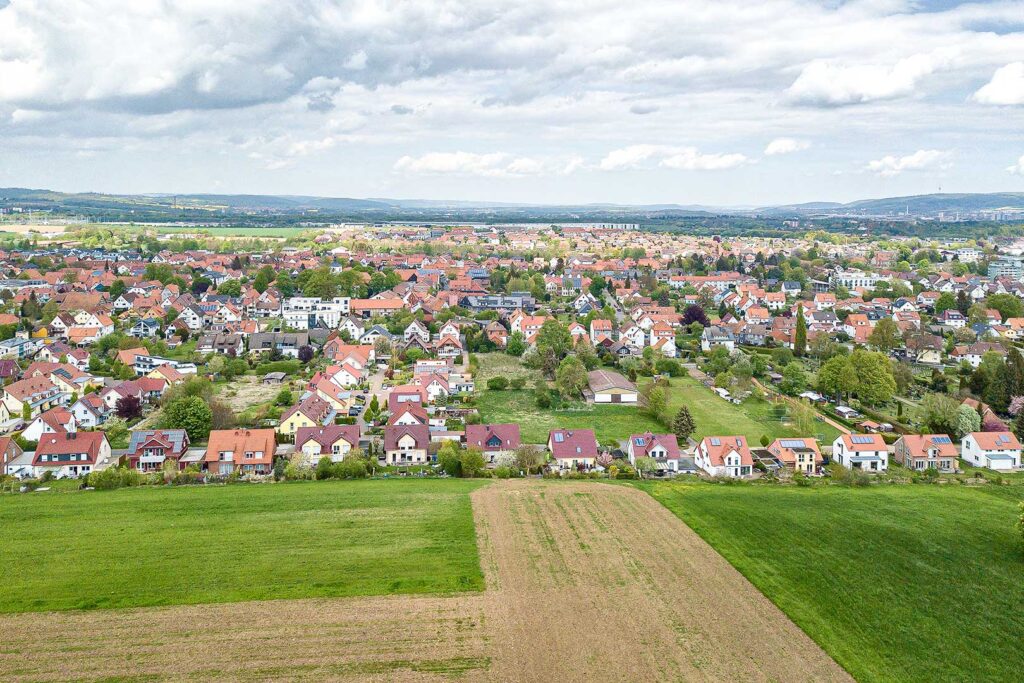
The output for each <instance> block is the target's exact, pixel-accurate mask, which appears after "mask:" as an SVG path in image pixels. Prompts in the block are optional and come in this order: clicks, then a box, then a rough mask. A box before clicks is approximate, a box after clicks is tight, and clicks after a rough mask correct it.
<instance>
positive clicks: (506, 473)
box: [494, 465, 514, 479]
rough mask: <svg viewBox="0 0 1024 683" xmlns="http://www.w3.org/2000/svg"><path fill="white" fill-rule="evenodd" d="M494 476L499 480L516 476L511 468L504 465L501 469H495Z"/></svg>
mask: <svg viewBox="0 0 1024 683" xmlns="http://www.w3.org/2000/svg"><path fill="white" fill-rule="evenodd" d="M494 476H496V477H497V478H498V479H511V478H512V477H513V476H514V473H513V472H512V468H511V467H506V466H504V465H502V466H501V467H498V468H495V470H494Z"/></svg>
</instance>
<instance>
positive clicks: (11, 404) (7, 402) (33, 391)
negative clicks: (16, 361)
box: [2, 376, 66, 419]
mask: <svg viewBox="0 0 1024 683" xmlns="http://www.w3.org/2000/svg"><path fill="white" fill-rule="evenodd" d="M65 398H66V397H65V394H63V393H61V391H60V389H58V388H57V386H56V385H55V384H54V383H53V382H51V381H50V380H49V379H47V378H46V377H41V376H37V377H27V378H25V379H22V380H18V381H17V382H13V383H11V384H8V385H7V386H6V387H5V388H4V393H3V399H2V402H3V405H4V408H5V409H6V410H7V412H8V414H9V415H10V416H11V417H15V418H16V417H21V416H23V415H27V416H28V417H29V418H30V419H31V418H32V417H35V416H36V415H38V414H39V413H42V412H46V411H47V410H49V409H50V408H52V407H54V406H58V405H64V403H65Z"/></svg>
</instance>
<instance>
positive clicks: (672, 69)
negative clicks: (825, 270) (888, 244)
mask: <svg viewBox="0 0 1024 683" xmlns="http://www.w3.org/2000/svg"><path fill="white" fill-rule="evenodd" d="M0 35H2V36H4V38H3V39H2V40H0V185H2V186H11V185H17V186H29V187H47V188H53V189H60V190H68V191H82V190H97V191H107V192H252V193H276V194H318V195H330V196H353V197H403V198H412V197H416V198H446V199H475V200H495V201H529V202H545V203H581V202H621V203H664V202H678V203H703V204H716V205H752V204H768V203H786V202H796V201H810V200H835V201H845V200H852V199H857V198H863V197H872V196H888V195H898V194H914V193H926V192H935V191H937V190H938V189H939V188H940V187H941V188H942V190H943V191H950V192H954V191H958V192H981V191H1024V2H1019V1H1018V2H990V3H976V4H974V3H958V2H951V1H945V0H943V1H940V2H906V1H904V0H860V1H857V0H854V1H851V2H842V3H837V2H809V1H804V0H767V1H766V2H758V3H751V2H749V1H747V0H742V1H739V0H737V1H733V0H707V1H703V0H674V1H673V2H670V3H666V2H662V1H660V0H634V1H633V2H629V3H622V2H620V1H613V0H587V1H586V2H583V1H582V0H550V1H536V0H478V1H476V2H457V1H454V0H417V1H415V2H387V3H385V2H376V1H373V0H357V1H352V2H343V1H329V0H322V1H318V0H296V1H295V2H289V3H281V2H278V1H276V0H275V1H273V2H271V1H270V0H222V1H220V2H209V1H208V2H201V1H200V0H182V1H181V2H174V3H166V2H155V1H153V2H150V1H142V0H140V1H139V2H132V3H125V2H123V1H120V0H89V1H85V0H82V1H79V0H9V2H5V1H4V0H0Z"/></svg>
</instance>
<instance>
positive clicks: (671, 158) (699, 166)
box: [598, 145, 749, 171]
mask: <svg viewBox="0 0 1024 683" xmlns="http://www.w3.org/2000/svg"><path fill="white" fill-rule="evenodd" d="M748 161H749V159H747V157H746V156H744V155H743V154H739V153H732V154H704V153H702V152H701V151H700V150H698V149H697V148H696V147H673V146H670V145H630V146H629V147H623V148H621V149H616V150H612V151H611V152H609V153H608V154H607V155H606V156H605V157H604V158H603V159H602V160H601V162H600V163H599V164H598V168H600V169H601V170H603V171H621V170H625V169H633V168H644V167H646V166H652V165H656V166H660V167H663V168H672V169H677V170H683V171H720V170H724V169H729V168H736V167H737V166H742V165H743V164H745V163H747V162H748Z"/></svg>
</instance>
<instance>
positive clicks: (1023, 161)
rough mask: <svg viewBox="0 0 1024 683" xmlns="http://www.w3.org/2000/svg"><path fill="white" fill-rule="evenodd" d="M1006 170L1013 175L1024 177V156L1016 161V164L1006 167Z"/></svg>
mask: <svg viewBox="0 0 1024 683" xmlns="http://www.w3.org/2000/svg"><path fill="white" fill-rule="evenodd" d="M1006 170H1007V171H1009V172H1010V173H1012V174H1014V175H1024V154H1022V155H1021V156H1020V158H1019V159H1017V163H1015V164H1013V165H1012V166H1007V167H1006Z"/></svg>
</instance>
